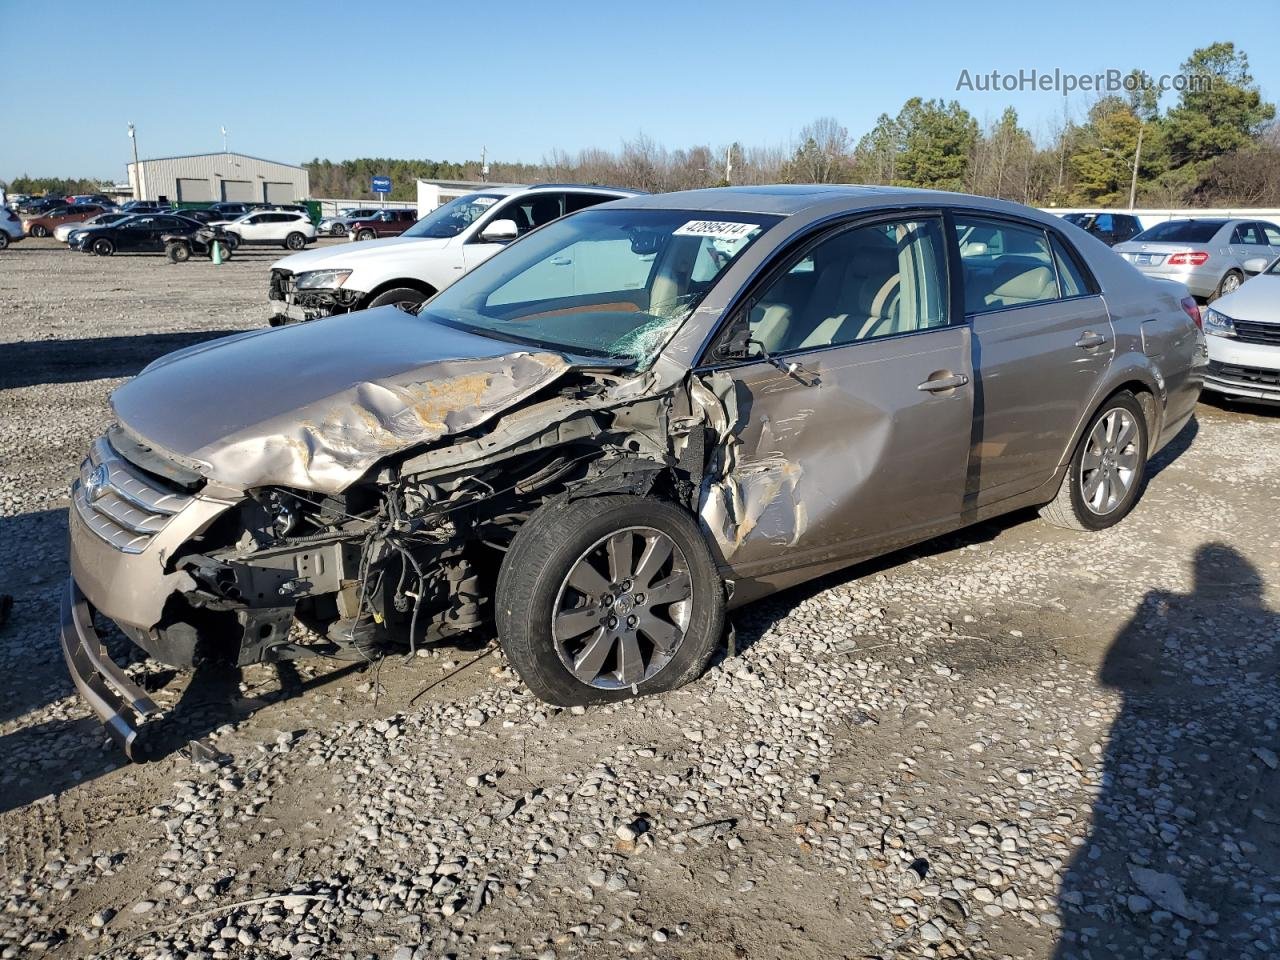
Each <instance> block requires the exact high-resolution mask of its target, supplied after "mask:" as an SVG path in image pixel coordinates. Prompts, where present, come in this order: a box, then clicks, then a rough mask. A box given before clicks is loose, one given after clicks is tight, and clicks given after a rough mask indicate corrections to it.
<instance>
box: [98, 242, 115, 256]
mask: <svg viewBox="0 0 1280 960" xmlns="http://www.w3.org/2000/svg"><path fill="white" fill-rule="evenodd" d="M93 252H94V253H96V254H97V255H98V256H100V257H109V256H111V255H112V254H113V253H115V252H116V245H115V244H114V243H112V242H111V241H110V240H108V239H107V238H106V237H99V238H98V239H97V240H95V241H93Z"/></svg>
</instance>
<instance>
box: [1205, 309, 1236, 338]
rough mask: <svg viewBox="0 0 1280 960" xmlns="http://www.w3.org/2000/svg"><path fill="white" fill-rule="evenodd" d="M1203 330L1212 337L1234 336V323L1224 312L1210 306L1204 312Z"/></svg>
mask: <svg viewBox="0 0 1280 960" xmlns="http://www.w3.org/2000/svg"><path fill="white" fill-rule="evenodd" d="M1204 332H1205V333H1207V334H1209V335H1210V336H1214V337H1234V336H1235V335H1236V324H1235V321H1234V320H1232V319H1231V318H1230V317H1228V316H1227V315H1226V314H1225V313H1219V312H1218V311H1217V310H1214V309H1213V308H1212V307H1210V308H1208V309H1207V310H1205V312H1204Z"/></svg>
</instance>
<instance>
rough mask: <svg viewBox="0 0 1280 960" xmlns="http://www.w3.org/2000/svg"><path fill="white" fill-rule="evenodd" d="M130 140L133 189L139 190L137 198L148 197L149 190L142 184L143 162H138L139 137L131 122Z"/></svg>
mask: <svg viewBox="0 0 1280 960" xmlns="http://www.w3.org/2000/svg"><path fill="white" fill-rule="evenodd" d="M129 142H130V143H132V144H133V189H134V190H136V191H137V196H135V197H134V198H133V199H135V200H145V199H147V191H146V190H145V189H143V186H142V164H140V163H138V138H137V137H136V136H135V135H134V129H133V124H132V123H130V124H129Z"/></svg>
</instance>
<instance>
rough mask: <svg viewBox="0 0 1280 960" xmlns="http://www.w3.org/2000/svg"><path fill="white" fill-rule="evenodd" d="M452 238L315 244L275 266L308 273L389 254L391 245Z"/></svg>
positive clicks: (418, 246)
mask: <svg viewBox="0 0 1280 960" xmlns="http://www.w3.org/2000/svg"><path fill="white" fill-rule="evenodd" d="M448 242H449V241H448V240H447V239H445V240H441V239H438V238H435V237H383V238H382V239H381V240H361V241H360V242H359V243H344V244H337V245H333V246H325V247H315V248H313V249H311V250H303V251H302V252H301V253H295V254H293V255H292V256H288V257H284V258H283V259H281V260H277V261H276V262H275V263H273V264H272V265H271V266H272V268H273V269H279V270H290V271H292V272H293V273H304V272H306V271H307V270H335V269H346V268H347V267H348V266H350V265H351V264H353V263H363V262H364V261H365V260H369V259H376V258H378V257H382V256H386V252H387V250H388V249H391V248H393V247H401V248H404V249H401V250H400V251H399V252H400V253H413V252H415V251H421V252H423V253H426V252H428V251H430V250H438V249H440V248H441V247H443V246H445V245H446V244H448Z"/></svg>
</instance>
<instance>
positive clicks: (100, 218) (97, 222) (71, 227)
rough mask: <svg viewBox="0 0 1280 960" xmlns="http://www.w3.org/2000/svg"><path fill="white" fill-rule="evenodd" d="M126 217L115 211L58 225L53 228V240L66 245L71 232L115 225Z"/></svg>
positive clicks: (125, 214)
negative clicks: (110, 224)
mask: <svg viewBox="0 0 1280 960" xmlns="http://www.w3.org/2000/svg"><path fill="white" fill-rule="evenodd" d="M127 216H129V215H128V214H127V213H121V212H120V211H118V210H115V211H112V212H110V213H100V214H98V215H97V216H96V217H90V218H89V219H88V220H78V221H76V222H74V223H60V224H58V225H57V226H56V227H54V228H53V238H54V239H55V240H61V241H62V242H63V243H67V242H68V241H69V240H70V238H71V234H72V231H75V230H87V229H88V228H89V227H104V226H106V225H107V224H109V223H115V222H116V221H117V220H123V219H124V218H125V217H127Z"/></svg>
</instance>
